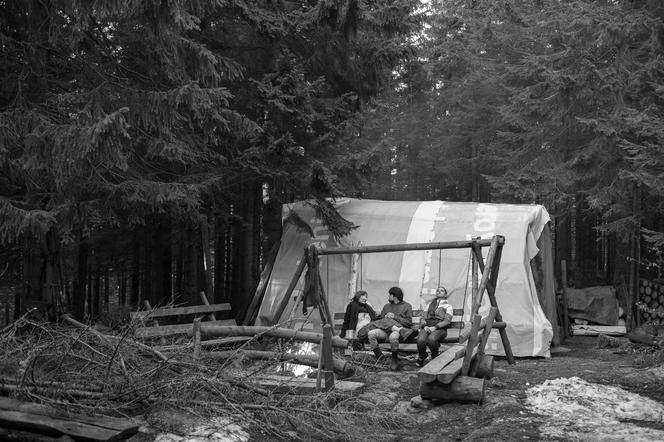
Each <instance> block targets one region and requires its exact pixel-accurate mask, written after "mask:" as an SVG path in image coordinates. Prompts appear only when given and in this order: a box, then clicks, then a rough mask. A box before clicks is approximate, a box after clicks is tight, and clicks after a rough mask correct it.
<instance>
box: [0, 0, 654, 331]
mask: <svg viewBox="0 0 664 442" xmlns="http://www.w3.org/2000/svg"><path fill="white" fill-rule="evenodd" d="M663 19H664V5H662V4H661V2H659V1H657V0H643V1H632V0H533V1H523V0H502V1H491V2H481V1H476V0H446V1H443V0H432V1H428V2H423V1H420V0H381V1H376V0H302V1H292V0H186V1H185V0H172V1H161V0H132V1H88V0H24V1H12V0H4V1H0V48H1V51H0V75H1V78H2V82H1V83H0V302H1V303H2V305H1V306H2V309H3V311H2V315H3V318H2V319H1V320H0V324H2V323H8V322H10V320H11V318H14V319H16V318H18V317H20V316H21V315H22V314H23V313H24V312H26V311H27V309H28V308H32V307H38V308H39V310H40V312H42V313H43V315H44V317H47V318H50V319H54V318H57V317H58V316H59V315H60V314H62V313H69V314H71V316H72V317H73V318H76V319H77V320H79V321H94V320H98V319H101V320H104V321H106V322H107V323H109V324H113V323H114V322H117V321H120V320H121V319H122V317H123V315H124V314H126V312H128V311H129V310H136V308H137V307H138V306H140V305H142V303H143V302H144V301H148V302H149V303H150V304H151V305H152V306H157V305H166V304H176V305H181V304H187V303H193V304H199V303H200V300H199V292H200V291H204V292H206V293H207V294H208V298H210V301H211V302H217V303H219V302H228V303H230V304H231V306H232V315H233V316H234V317H235V318H236V319H242V318H243V317H244V316H245V315H246V313H247V312H246V309H247V303H248V302H249V301H250V299H251V296H252V294H253V291H254V290H255V287H256V284H257V281H258V277H259V275H260V272H261V271H262V269H263V268H264V266H265V264H266V263H267V262H269V260H270V257H271V255H273V254H274V249H275V244H278V241H279V237H280V229H281V223H282V205H283V204H286V203H290V202H293V201H298V200H307V201H309V202H310V204H311V205H313V206H314V207H315V208H316V210H317V211H318V213H319V214H320V215H321V216H322V217H323V218H324V219H325V220H326V222H327V224H328V225H329V227H330V229H331V231H332V232H334V233H335V234H336V235H339V236H343V235H344V234H345V233H348V231H349V229H352V228H353V227H354V226H353V225H351V224H350V223H349V222H348V221H346V220H344V219H343V218H341V217H339V216H338V214H337V213H336V212H335V210H334V207H333V201H334V199H335V198H338V197H342V196H349V197H355V198H371V199H383V200H433V199H440V200H447V201H477V202H511V203H538V204H543V205H544V206H545V207H546V208H547V209H548V210H549V212H550V213H551V214H552V215H553V218H554V223H555V225H556V227H560V226H567V227H566V228H562V227H561V228H560V229H559V230H558V231H557V232H558V236H557V238H556V240H557V242H558V244H561V245H560V246H557V247H556V253H557V254H558V255H559V256H557V260H558V262H559V261H560V259H566V260H568V261H571V262H578V266H577V267H578V268H577V267H575V268H573V269H572V270H573V271H572V273H571V275H572V278H574V279H575V281H576V283H577V284H582V283H584V282H588V283H590V282H595V280H596V279H597V278H598V277H599V278H600V279H601V280H602V282H605V283H614V282H616V281H618V280H619V279H621V278H622V279H623V280H624V281H626V283H627V284H628V286H629V288H630V290H632V291H634V290H636V288H637V284H638V278H639V275H649V276H651V277H654V278H657V277H661V276H662V271H661V269H662V267H661V266H662V265H663V264H664V263H663V262H662V259H661V257H662V255H661V254H662V250H663V249H664V198H663V197H662V195H664V147H662V146H663V145H664V57H663V55H664V51H663V50H662V44H663V43H664V23H663ZM287 222H296V223H297V222H298V216H297V214H296V213H291V214H290V215H289V216H288V217H287ZM554 231H555V230H554ZM570 238H573V239H570ZM584 260H590V261H592V262H591V263H590V264H589V266H588V267H589V268H592V269H595V270H596V269H597V268H600V267H601V272H599V273H598V272H594V273H593V272H585V273H584V271H585V270H584V264H583V263H584V262H585V261H584ZM598 275H599V276H598Z"/></svg>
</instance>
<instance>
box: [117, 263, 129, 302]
mask: <svg viewBox="0 0 664 442" xmlns="http://www.w3.org/2000/svg"><path fill="white" fill-rule="evenodd" d="M118 278H120V281H119V283H120V284H119V286H120V287H119V289H118V290H119V291H118V304H119V305H120V307H124V306H125V305H126V304H127V272H126V271H125V269H122V271H120V273H119V275H118Z"/></svg>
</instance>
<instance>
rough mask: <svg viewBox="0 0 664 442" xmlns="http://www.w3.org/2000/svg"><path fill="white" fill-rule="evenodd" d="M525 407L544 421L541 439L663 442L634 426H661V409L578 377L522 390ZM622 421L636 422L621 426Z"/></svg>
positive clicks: (663, 436)
mask: <svg viewBox="0 0 664 442" xmlns="http://www.w3.org/2000/svg"><path fill="white" fill-rule="evenodd" d="M526 395H527V399H526V405H527V406H528V408H529V409H530V410H531V411H534V412H536V413H538V414H541V415H544V416H545V417H547V418H548V419H547V421H546V422H545V423H544V424H543V425H542V426H541V427H540V431H541V433H542V434H543V435H545V436H548V437H554V438H562V439H565V440H579V441H581V440H583V441H606V440H630V441H652V440H664V431H662V430H658V429H653V428H647V427H641V426H639V425H638V422H639V421H640V422H643V423H648V422H652V423H658V424H661V423H664V405H662V404H660V403H659V402H656V401H653V400H651V399H648V398H646V397H643V396H640V395H638V394H635V393H630V392H629V391H626V390H623V389H622V388H619V387H613V386H609V385H601V384H594V383H591V382H586V381H584V380H583V379H580V378H578V377H571V378H558V379H552V380H548V381H546V382H544V383H543V384H541V385H537V386H534V387H532V388H530V389H528V390H526ZM625 420H629V421H636V422H623V421H625Z"/></svg>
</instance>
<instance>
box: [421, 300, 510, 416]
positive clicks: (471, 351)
mask: <svg viewBox="0 0 664 442" xmlns="http://www.w3.org/2000/svg"><path fill="white" fill-rule="evenodd" d="M497 313H498V309H497V308H496V307H492V308H491V309H490V311H489V314H488V315H487V316H486V317H480V316H479V315H475V316H474V317H473V322H472V324H471V326H470V327H469V328H466V329H464V330H462V332H461V335H460V337H459V342H458V343H457V344H454V345H452V346H450V347H448V348H447V349H446V350H445V351H443V352H442V353H441V354H440V355H438V357H436V358H435V359H433V360H431V361H429V363H428V364H426V365H425V366H424V367H422V368H421V369H420V370H419V371H418V376H419V381H420V396H421V397H422V398H423V399H438V400H443V401H456V402H472V403H477V404H479V403H481V402H482V401H483V400H484V392H485V390H486V379H489V378H491V377H492V376H493V356H490V355H486V354H485V353H484V349H485V347H486V342H487V339H488V338H489V334H490V332H491V329H492V328H501V327H504V323H502V322H496V321H495V317H496V314H497Z"/></svg>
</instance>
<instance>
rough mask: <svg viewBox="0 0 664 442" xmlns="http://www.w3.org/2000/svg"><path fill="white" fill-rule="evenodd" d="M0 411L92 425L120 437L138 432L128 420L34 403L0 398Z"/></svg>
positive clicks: (136, 426)
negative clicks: (17, 412) (78, 412)
mask: <svg viewBox="0 0 664 442" xmlns="http://www.w3.org/2000/svg"><path fill="white" fill-rule="evenodd" d="M0 410H8V411H20V412H23V413H28V414H36V415H42V416H49V417H59V418H63V419H68V420H72V421H76V422H82V423H88V424H94V425H97V426H99V427H103V428H107V429H111V430H116V431H119V432H120V433H121V434H122V435H133V434H136V433H137V432H138V425H136V424H134V423H133V422H131V421H130V420H128V419H123V418H117V417H110V416H99V415H97V416H86V415H82V414H75V413H68V412H65V411H60V410H56V409H55V408H53V407H50V406H48V405H43V404H36V403H34V402H23V401H19V400H16V399H11V398H8V397H2V396H0Z"/></svg>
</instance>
